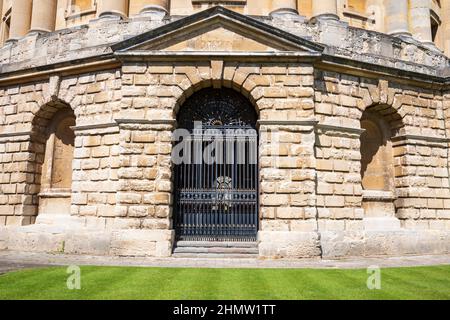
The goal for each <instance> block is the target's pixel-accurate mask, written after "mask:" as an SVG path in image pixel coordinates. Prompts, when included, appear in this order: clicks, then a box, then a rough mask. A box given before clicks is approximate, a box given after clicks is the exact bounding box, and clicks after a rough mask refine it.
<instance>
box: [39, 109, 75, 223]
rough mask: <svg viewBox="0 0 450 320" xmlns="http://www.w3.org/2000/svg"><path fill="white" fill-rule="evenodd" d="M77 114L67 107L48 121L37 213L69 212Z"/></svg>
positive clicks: (64, 213)
mask: <svg viewBox="0 0 450 320" xmlns="http://www.w3.org/2000/svg"><path fill="white" fill-rule="evenodd" d="M73 126H75V115H74V114H73V111H72V110H71V109H70V108H69V107H67V106H65V107H63V108H62V109H61V110H59V111H57V112H56V113H55V114H54V115H53V117H52V118H51V119H50V120H49V123H48V126H47V130H46V132H45V153H44V161H43V164H42V174H41V183H40V193H39V210H38V215H45V214H59V215H66V214H67V215H69V214H70V205H71V187H72V162H73V153H74V146H75V134H74V131H73V128H72V127H73Z"/></svg>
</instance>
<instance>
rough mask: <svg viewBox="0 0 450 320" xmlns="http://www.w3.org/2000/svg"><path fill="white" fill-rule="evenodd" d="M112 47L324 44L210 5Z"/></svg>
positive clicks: (296, 48) (286, 48)
mask: <svg viewBox="0 0 450 320" xmlns="http://www.w3.org/2000/svg"><path fill="white" fill-rule="evenodd" d="M112 49H113V51H115V52H118V53H126V52H133V53H135V54H136V53H139V52H149V51H154V52H156V51H157V52H171V53H174V52H176V53H182V52H203V53H205V52H227V53H233V52H236V53H242V52H248V53H251V52H296V53H298V52H303V53H311V54H314V53H316V54H317V53H321V52H322V51H323V49H324V48H323V47H322V46H321V45H318V44H316V43H314V42H311V41H309V40H307V39H304V38H301V37H298V36H295V35H293V34H291V33H288V32H285V31H283V30H281V29H278V28H275V27H273V26H271V25H268V24H266V23H263V22H261V21H259V20H256V19H253V18H250V17H248V16H244V15H242V14H239V13H236V12H234V11H231V10H228V9H225V8H223V7H213V8H211V9H208V10H205V11H202V12H199V13H197V14H194V15H192V16H189V17H186V18H182V19H180V20H177V21H174V22H172V23H169V24H167V25H165V26H162V27H159V28H157V29H154V30H151V31H149V32H146V33H143V34H141V35H138V36H136V37H133V38H130V39H127V40H125V41H122V42H120V43H117V44H115V45H113V46H112Z"/></svg>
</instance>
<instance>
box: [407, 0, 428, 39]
mask: <svg viewBox="0 0 450 320" xmlns="http://www.w3.org/2000/svg"><path fill="white" fill-rule="evenodd" d="M409 10H410V11H409V27H410V30H411V33H412V35H413V37H414V38H415V39H417V40H419V41H421V42H423V43H425V44H429V45H433V39H432V36H431V14H430V1H429V0H411V1H410V8H409Z"/></svg>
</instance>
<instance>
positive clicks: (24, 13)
mask: <svg viewBox="0 0 450 320" xmlns="http://www.w3.org/2000/svg"><path fill="white" fill-rule="evenodd" d="M31 10H32V0H14V1H13V5H12V10H11V26H10V29H9V39H8V41H14V40H18V39H19V38H21V37H23V36H25V35H26V34H27V33H28V31H29V30H30V25H31Z"/></svg>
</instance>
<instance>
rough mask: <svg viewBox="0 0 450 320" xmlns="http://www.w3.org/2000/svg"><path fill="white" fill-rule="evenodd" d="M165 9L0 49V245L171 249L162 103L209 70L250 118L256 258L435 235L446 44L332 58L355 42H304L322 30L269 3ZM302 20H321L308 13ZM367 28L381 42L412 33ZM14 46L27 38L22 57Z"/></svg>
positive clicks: (380, 248)
mask: <svg viewBox="0 0 450 320" xmlns="http://www.w3.org/2000/svg"><path fill="white" fill-rule="evenodd" d="M141 18H142V17H141ZM171 19H172V18H170V19H169V18H168V19H166V20H167V21H166V20H158V21H157V22H156V21H153V20H152V21H153V22H151V21H150V22H149V21H147V22H145V23H144V24H143V25H142V30H140V31H139V32H138V31H136V30H135V29H134V28H137V27H136V24H133V23H134V22H133V21H131V22H130V21H122V22H120V23H119V24H117V23H118V22H117V21H116V22H113V21H112V22H111V30H119V29H120V30H122V31H123V32H122V35H125V34H127V35H131V34H133V33H136V34H140V35H139V36H138V37H136V38H133V37H132V38H130V39H127V40H125V41H123V42H119V40H122V39H119V38H116V37H115V36H114V35H110V36H109V38H108V39H109V40H108V41H107V40H105V39H104V38H99V39H96V38H95V37H90V41H91V42H89V41H87V40H86V39H84V38H83V39H84V40H83V41H84V42H83V41H82V42H83V43H82V44H80V45H81V46H82V51H83V54H81V55H80V56H79V57H78V58H77V59H74V57H73V56H71V54H72V53H70V52H69V50H68V49H64V50H63V49H61V47H60V46H56V45H55V48H53V49H52V50H50V47H47V43H42V46H41V47H40V48H41V49H42V50H44V48H46V49H45V50H47V51H46V52H47V54H45V56H46V57H47V58H48V62H46V63H44V66H42V67H39V68H35V67H32V62H30V61H32V57H31V56H30V50H31V49H30V48H31V46H32V45H31V44H30V45H29V46H30V47H28V46H27V44H25V43H23V42H19V43H17V44H14V45H13V46H12V47H11V48H12V49H11V52H10V53H9V55H8V54H6V53H5V49H1V50H0V60H1V61H3V62H4V64H3V65H2V67H1V68H0V249H1V250H7V249H9V250H25V251H35V252H67V253H76V254H97V255H117V256H153V257H168V256H170V255H171V253H172V248H173V246H174V243H175V241H177V239H178V238H177V236H179V234H177V230H175V226H174V219H175V217H176V214H177V212H176V208H177V207H176V201H177V199H175V196H174V193H175V191H174V190H176V183H177V181H175V180H176V179H175V175H174V164H173V162H172V151H173V147H174V141H173V132H174V130H176V129H177V128H178V127H179V125H180V124H179V121H178V120H179V119H178V114H179V112H180V110H183V107H185V105H186V104H185V102H186V101H187V100H188V99H189V98H190V97H191V96H193V95H194V94H196V93H199V92H201V91H202V89H205V88H214V89H216V90H224V89H225V88H226V89H232V90H234V91H235V92H237V93H239V97H241V98H242V99H244V100H246V101H248V102H249V105H251V106H252V107H253V108H254V110H255V114H257V118H258V122H257V124H256V126H255V129H256V130H257V132H258V136H259V140H258V175H257V177H256V178H255V181H254V182H255V184H256V185H257V186H258V192H257V197H258V235H257V236H258V239H257V242H258V246H259V255H260V257H261V258H311V257H324V258H334V259H339V258H344V257H348V256H374V255H405V254H444V253H449V252H450V193H449V190H450V189H449V188H450V185H449V181H450V176H449V166H450V162H449V151H448V150H449V143H450V124H449V123H450V121H449V115H450V114H449V110H450V87H449V79H448V78H447V76H445V75H446V74H447V73H446V72H448V66H449V61H448V59H447V58H446V57H444V56H443V55H439V54H437V53H436V52H435V51H430V50H429V49H426V48H424V47H422V46H420V52H422V53H423V55H422V56H421V59H419V58H417V56H414V55H415V54H417V52H416V53H414V54H413V55H411V56H407V55H406V54H404V55H400V54H399V56H401V57H403V58H401V59H397V60H395V61H394V60H393V59H395V58H394V57H392V56H390V55H389V54H388V53H386V55H383V54H382V52H378V53H379V58H378V60H376V59H375V60H374V59H373V56H371V55H370V54H369V53H367V54H366V53H358V55H357V57H355V59H349V58H351V56H352V55H353V56H354V55H355V54H356V53H355V52H351V53H349V52H348V51H346V50H345V49H344V48H342V47H340V48H337V47H336V46H331V45H326V43H325V44H324V43H317V42H319V40H318V39H320V37H321V36H322V35H321V34H314V37H309V38H308V39H306V38H302V37H299V36H298V34H296V33H295V32H291V31H292V30H291V29H292V28H293V26H297V25H299V24H301V22H300V21H299V20H295V19H294V20H292V21H290V22H289V23H288V22H286V23H285V25H284V24H283V26H284V27H283V28H279V29H276V28H275V26H276V25H277V24H281V22H280V21H279V20H270V21H268V22H267V23H264V22H262V21H260V20H254V19H251V18H249V17H246V16H242V15H240V14H237V13H230V12H229V11H228V10H226V9H223V8H219V9H217V8H215V9H210V10H209V11H206V12H205V13H201V14H199V15H195V16H193V17H187V18H183V19H184V20H177V21H172V20H171ZM180 21H181V22H180ZM211 21H212V22H211ZM96 23H97V24H96V25H95V24H92V25H89V27H86V28H87V29H88V30H85V29H86V28H85V29H83V28H82V29H81V30H79V31H75V30H68V31H67V35H66V36H64V35H63V34H60V36H61V37H62V38H64V37H66V39H68V40H67V41H68V43H72V44H73V42H71V41H72V40H71V39H72V37H74V33H77V32H78V33H80V34H82V33H83V34H84V36H85V37H86V34H91V35H92V33H93V32H94V31H96V32H98V34H101V35H102V36H104V33H105V32H106V31H105V28H106V27H105V25H104V24H103V22H101V21H97V22H96ZM317 23H318V25H317V26H316V27H315V28H316V31H317V32H318V33H320V32H319V31H318V30H319V29H320V28H322V27H324V25H322V23H325V22H320V21H318V22H317ZM326 23H330V22H326ZM333 23H337V22H333ZM156 25H157V26H156ZM95 26H96V27H95ZM217 26H219V27H220V28H223V29H224V30H225V29H226V31H227V39H226V41H224V42H223V43H222V42H220V41H218V42H217V41H216V40H217V39H216V37H215V34H213V33H209V32H211V29H214V28H215V27H217ZM327 26H329V25H327ZM339 26H340V27H342V28H344V27H343V26H342V25H340V24H339ZM156 27H158V28H156ZM95 28H97V29H95ZM127 28H129V29H127ZM155 28H156V29H155ZM303 28H305V26H303ZM310 28H313V27H312V26H310ZM147 29H151V30H153V29H155V30H153V31H152V32H149V33H145V32H144V31H146V30H147ZM124 30H128V31H127V32H125V31H124ZM133 30H134V31H133ZM268 30H270V31H271V32H268ZM320 30H322V29H320ZM310 31H311V32H312V33H314V32H313V31H314V30H312V29H311V30H310ZM111 32H112V31H111ZM361 32H362V31H361ZM355 33H357V31H355ZM199 35H201V37H198V36H199ZM385 36H386V37H388V36H387V35H383V36H380V37H382V38H383V37H385ZM48 37H49V39H52V41H53V42H51V43H54V44H55V43H58V44H61V43H60V42H59V40H56V39H54V38H52V37H53V35H50V34H49V35H48ZM373 37H375V36H374V35H373V34H371V38H370V37H369V38H370V39H369V40H367V45H368V46H369V45H370V46H372V45H373V42H374V41H375V40H376V39H375V38H376V37H375V38H373ZM30 39H31V38H30ZM310 39H313V40H314V42H313V41H310ZM374 39H375V40H374ZM383 39H384V38H383ZM69 40H70V41H69ZM30 41H31V40H30ZM61 41H62V40H61ZM205 41H206V44H205ZM364 41H366V40H364ZM383 41H384V40H383ZM383 41H381V40H380V42H378V44H379V46H381V47H383V48H384V49H385V50H386V52H391V51H390V49H389V48H391V46H393V45H395V46H397V45H398V46H402V45H403V46H404V47H405V46H411V44H408V45H407V44H405V43H404V42H402V41H401V40H399V39H395V40H393V39H391V38H389V41H390V42H389V44H388V45H386V44H385V43H384V42H383ZM386 41H387V40H386ZM85 42H86V43H85ZM88 42H89V43H90V44H89V45H88V44H87V43H88ZM97 42H98V43H97ZM105 43H106V44H105ZM113 43H115V44H114V45H112V46H111V44H113ZM236 43H247V44H248V43H251V44H252V45H251V47H249V49H248V50H247V51H246V50H242V48H241V47H240V46H238V45H236ZM255 43H256V44H255ZM94 44H96V45H97V46H95V45H94ZM73 45H74V46H75V44H73ZM385 45H386V46H387V47H385ZM415 45H416V46H419V45H418V44H415ZM19 47H27V48H28V49H29V50H25V51H24V52H23V59H22V58H20V57H19V55H18V54H17V53H14V52H16V51H17V50H18V49H17V48H19ZM404 47H402V48H404ZM224 48H233V50H225V49H224ZM253 48H264V50H265V51H252V50H253ZM194 49H196V50H194ZM197 49H198V50H197ZM45 50H44V51H45ZM61 50H62V51H61ZM80 50H81V49H80ZM380 50H381V49H380ZM399 50H400V49H399ZM402 50H406V49H402ZM75 51H77V50H75ZM399 52H400V51H399ZM402 52H404V51H402ZM36 54H37V56H38V57H41V56H42V55H43V54H44V53H43V52H41V51H39V52H37V53H36ZM70 57H71V58H70ZM30 59H31V60H30ZM67 59H69V60H67ZM356 60H357V61H356ZM67 61H70V63H67ZM412 61H414V64H411V62H412ZM366 62H369V63H366ZM45 64H48V65H49V66H45ZM36 65H38V64H36ZM449 74H450V73H449ZM219 107H220V108H222V109H224V110H220V111H221V112H225V113H226V112H229V113H231V111H230V110H233V107H235V106H232V105H227V104H226V103H224V104H221V105H220V106H218V108H219ZM205 110H206V108H205ZM208 110H209V109H208ZM205 112H206V111H205ZM213 113H214V112H213ZM67 115H69V118H70V119H72V120H73V119H74V120H73V121H75V125H73V123H72V122H67V121H66V120H67V119H68V118H67ZM196 116H198V115H194V116H193V119H194V117H196ZM201 116H203V115H201ZM233 116H235V115H230V117H231V118H232V117H233ZM211 117H212V118H211V119H212V120H218V119H213V118H214V114H213V115H211ZM255 117H256V116H255ZM194 120H195V119H194ZM219 120H223V119H219ZM67 150H70V151H73V157H72V156H71V153H70V152H68V151H67ZM64 168H71V170H68V169H66V170H64ZM56 173H58V174H56ZM220 178H225V179H222V180H225V181H226V180H227V179H226V178H230V177H228V176H226V177H225V175H224V174H222V175H221V176H220ZM67 181H69V182H68V183H67ZM218 182H219V180H218V179H215V180H214V181H213V182H212V183H213V184H217V185H218V184H219V183H218ZM222 182H223V181H222ZM231 186H232V184H231ZM225 187H227V186H225ZM225 187H223V186H221V188H225ZM229 187H230V186H228V188H229ZM225 189H226V188H225ZM244 191H245V190H244ZM221 192H222V193H224V192H225V191H224V190H221ZM44 203H47V204H48V203H53V204H62V205H61V208H62V207H64V205H67V208H68V209H67V210H59V211H58V210H53V211H52V210H43V209H42V208H45V207H46V206H45V205H43V204H44ZM220 205H223V203H220ZM49 206H51V205H47V208H48V207H49ZM216 210H217V209H216ZM55 211H56V212H55ZM193 211H195V210H193Z"/></svg>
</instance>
